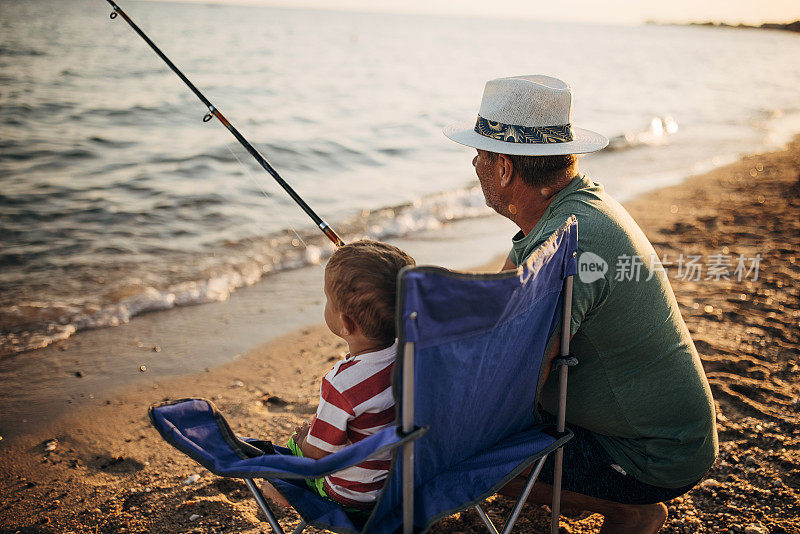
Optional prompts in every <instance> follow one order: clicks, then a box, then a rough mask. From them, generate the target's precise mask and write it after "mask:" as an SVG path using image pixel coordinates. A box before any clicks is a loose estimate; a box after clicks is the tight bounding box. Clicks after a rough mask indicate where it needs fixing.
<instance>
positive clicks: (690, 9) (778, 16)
mask: <svg viewBox="0 0 800 534" xmlns="http://www.w3.org/2000/svg"><path fill="white" fill-rule="evenodd" d="M169 1H183V2H199V3H217V4H261V5H274V6H285V7H295V8H314V9H337V10H353V11H381V12H411V13H430V14H449V15H453V14H458V15H464V16H473V17H493V18H494V17H499V18H509V17H513V18H520V17H524V18H531V19H539V20H567V21H580V22H595V23H622V24H639V23H642V22H645V21H647V20H655V21H658V22H705V21H709V20H710V21H714V22H727V23H730V24H738V23H740V22H741V23H745V24H754V25H757V24H761V23H763V22H791V21H794V20H800V0H662V1H660V2H651V1H646V0H645V1H642V0H602V1H598V0H549V1H548V2H539V1H532V0H499V1H495V2H487V1H486V0H169Z"/></svg>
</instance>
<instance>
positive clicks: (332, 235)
mask: <svg viewBox="0 0 800 534" xmlns="http://www.w3.org/2000/svg"><path fill="white" fill-rule="evenodd" d="M106 1H107V2H108V3H109V4H111V7H112V8H114V11H113V12H112V13H111V18H112V19H115V18H117V15H119V16H121V17H122V18H123V19H125V22H127V23H128V24H130V26H131V28H133V30H134V31H135V32H136V33H138V34H139V37H141V38H142V39H144V42H146V43H147V44H148V45H149V46H150V48H152V49H153V52H155V53H156V54H157V55H158V57H160V58H161V59H163V60H164V63H166V64H167V66H168V67H169V68H170V69H172V72H174V73H175V74H177V75H178V78H180V79H181V80H183V83H185V84H186V85H187V86H188V87H189V89H191V90H192V92H193V93H194V94H195V95H196V96H197V98H199V99H200V101H201V102H202V103H203V104H205V105H206V107H207V108H208V113H206V115H205V116H204V117H203V122H208V121H210V120H211V119H212V118H214V117H216V118H217V119H219V122H221V123H222V125H223V126H225V128H227V129H228V131H229V132H231V133H232V134H233V136H234V137H235V138H236V140H237V141H239V143H241V144H242V146H244V147H245V148H246V149H247V151H248V152H249V153H250V155H251V156H253V157H254V158H255V159H256V161H257V162H258V164H259V165H261V166H262V167H263V168H264V170H265V171H267V172H268V173H269V174H270V176H272V177H273V178H274V179H275V181H276V182H278V184H279V185H280V186H281V187H282V188H283V189H284V191H286V192H287V193H288V194H289V196H290V197H292V200H294V201H295V202H296V203H297V205H298V206H300V207H301V208H302V209H303V211H304V212H306V214H307V215H308V216H309V217H311V220H313V221H314V223H315V224H316V225H317V226H318V227H319V229H320V230H322V233H323V234H325V235H326V236H327V237H328V239H330V240H331V241H333V244H334V245H336V246H337V247H340V246H342V245H344V241H342V238H341V237H339V235H338V234H337V233H336V232H335V231H334V230H333V228H331V227H330V226H328V223H326V222H325V221H323V220H322V219H321V218H320V216H319V215H317V214H316V213H315V212H314V210H312V209H311V207H310V206H309V205H308V204H306V202H305V200H303V199H302V198H301V197H300V195H298V194H297V192H296V191H295V190H294V189H292V187H291V186H290V185H289V184H288V183H286V182H285V181H284V179H283V178H281V176H280V175H279V174H278V171H276V170H275V169H273V168H272V165H270V164H269V162H268V161H267V160H266V159H265V158H264V156H262V155H261V153H259V151H258V150H256V149H255V148H254V147H253V145H251V144H250V143H249V142H248V141H247V139H245V138H244V136H243V135H242V134H240V133H239V130H237V129H236V128H234V127H233V125H232V124H231V123H230V122H228V119H226V118H225V116H224V115H223V114H222V113H221V112H220V111H219V110H218V109H217V108H216V106H214V105H213V104H212V103H211V102H210V101H209V100H208V99H207V98H206V97H205V95H203V93H201V92H200V90H199V89H198V88H197V87H195V86H194V84H193V83H192V82H190V81H189V79H188V78H187V77H186V76H184V75H183V73H182V72H181V71H180V70H179V69H178V67H176V66H175V64H174V63H173V62H172V61H170V60H169V58H168V57H167V56H165V55H164V53H163V52H162V51H161V50H160V49H159V48H158V47H157V46H156V45H155V43H154V42H153V41H151V40H150V38H149V37H147V35H145V33H144V32H143V31H142V30H141V29H140V28H139V26H137V25H136V23H135V22H133V21H132V20H131V18H130V17H129V16H128V15H127V14H126V13H125V12H124V11H123V10H122V9H121V8H120V7H119V6H118V5H117V4H116V3H114V1H113V0H106Z"/></svg>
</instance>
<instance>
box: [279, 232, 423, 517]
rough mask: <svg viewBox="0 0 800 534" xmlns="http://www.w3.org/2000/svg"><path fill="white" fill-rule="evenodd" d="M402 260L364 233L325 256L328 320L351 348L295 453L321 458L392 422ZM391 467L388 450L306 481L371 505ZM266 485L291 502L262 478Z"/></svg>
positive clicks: (294, 441) (408, 261)
mask: <svg viewBox="0 0 800 534" xmlns="http://www.w3.org/2000/svg"><path fill="white" fill-rule="evenodd" d="M407 265H411V266H413V265H415V262H414V259H413V258H411V256H409V255H408V254H406V253H405V252H403V251H402V250H400V249H399V248H397V247H394V246H392V245H387V244H385V243H380V242H377V241H369V240H364V241H357V242H355V243H351V244H349V245H344V246H342V247H341V248H339V249H338V250H336V252H334V253H333V255H332V256H331V258H330V260H329V261H328V265H327V266H326V268H325V297H326V298H327V302H326V303H325V323H326V324H327V326H328V328H329V329H330V330H331V332H333V333H334V334H335V335H337V336H339V337H341V338H342V339H344V340H345V341H346V342H347V345H348V348H349V353H348V354H347V356H346V357H345V358H344V359H343V360H340V361H339V362H337V363H336V365H334V366H333V369H331V370H330V371H329V372H328V374H326V375H325V377H324V378H323V379H322V386H321V387H320V402H319V407H318V408H317V414H316V416H315V417H314V418H313V419H312V420H311V421H310V422H306V423H303V425H301V426H299V427H298V428H297V429H296V430H295V433H294V434H293V435H292V437H291V438H289V443H288V444H287V446H288V447H289V449H291V451H292V453H293V454H295V455H296V456H305V457H308V458H314V459H319V458H322V457H324V456H327V455H329V454H332V453H334V452H337V451H339V450H341V449H343V448H344V447H346V446H347V445H349V444H352V443H356V442H358V441H361V440H362V439H364V438H366V437H367V436H370V435H372V434H374V433H376V432H378V431H380V430H382V429H384V428H386V427H387V426H390V425H392V424H394V419H395V409H394V398H393V396H392V387H391V380H392V366H393V364H394V360H395V356H396V354H397V342H396V340H395V294H396V291H397V274H398V273H399V272H400V269H402V268H403V267H405V266H407ZM390 467H391V453H386V454H384V455H382V456H378V457H374V458H371V459H370V460H368V461H365V462H362V463H361V464H359V465H357V466H354V467H349V468H347V469H343V470H342V471H339V472H336V473H334V474H332V475H329V476H326V477H324V478H319V479H314V480H307V481H306V482H307V483H308V485H309V486H310V487H311V488H312V489H314V491H316V492H317V493H318V494H319V495H321V496H322V497H325V498H327V499H331V500H334V501H336V502H337V503H339V504H341V505H343V506H344V507H345V509H346V510H348V511H361V510H369V509H370V508H371V507H372V505H373V504H374V503H375V500H376V499H377V498H378V495H379V493H380V491H381V488H382V487H383V484H384V481H385V479H386V476H387V475H388V471H389V468H390ZM264 490H265V493H266V494H267V496H268V497H269V498H270V499H271V500H273V501H275V502H276V503H278V504H281V505H283V506H288V503H287V502H286V500H285V499H284V498H283V497H282V496H281V495H280V493H278V492H277V490H275V489H274V488H273V487H272V486H271V485H269V484H268V483H266V481H265V482H264Z"/></svg>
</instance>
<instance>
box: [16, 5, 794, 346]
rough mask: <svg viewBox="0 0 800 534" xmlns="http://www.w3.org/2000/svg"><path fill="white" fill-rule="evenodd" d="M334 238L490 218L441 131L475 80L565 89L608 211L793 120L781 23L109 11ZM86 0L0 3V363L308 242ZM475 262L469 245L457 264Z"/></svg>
mask: <svg viewBox="0 0 800 534" xmlns="http://www.w3.org/2000/svg"><path fill="white" fill-rule="evenodd" d="M122 8H123V9H125V10H126V11H127V12H128V14H129V15H130V16H131V17H132V18H133V19H134V20H135V21H136V22H137V23H138V24H139V25H140V26H141V27H142V29H143V30H144V31H145V32H147V33H148V35H149V36H150V37H151V38H152V39H153V40H154V41H155V42H156V43H157V44H158V45H159V46H160V47H161V48H162V50H163V51H164V52H165V53H166V54H167V55H168V56H169V57H170V58H171V59H172V60H173V61H174V62H175V63H176V64H177V65H178V66H179V68H181V69H182V70H183V71H184V73H185V74H186V75H187V76H189V78H190V79H191V80H192V81H193V82H194V83H195V85H197V86H198V87H199V88H200V89H201V90H202V91H203V92H204V93H205V94H206V96H207V97H208V98H209V99H210V100H211V101H212V102H213V103H214V104H215V105H216V106H217V107H219V108H220V110H222V112H223V113H224V114H225V115H226V117H227V118H228V119H229V120H230V121H231V122H232V123H233V124H234V125H235V126H236V127H237V128H238V129H239V130H240V131H241V132H242V133H243V134H244V135H245V136H246V137H247V138H248V139H249V140H250V142H251V143H252V144H253V145H254V146H255V147H256V148H257V149H258V150H259V151H261V152H262V153H263V154H264V156H265V157H266V158H267V159H268V160H269V161H270V163H271V164H272V165H273V166H274V167H275V168H276V169H277V170H278V171H279V172H280V173H281V175H282V176H283V177H284V179H286V180H287V181H288V182H289V183H290V184H291V185H292V186H293V187H294V188H295V189H296V190H297V192H298V193H299V194H300V195H301V196H302V197H303V198H304V199H305V200H306V201H307V202H308V204H310V205H311V206H312V208H313V209H315V210H316V211H317V212H318V213H319V214H320V215H321V216H322V217H323V219H325V220H326V221H328V222H329V223H330V224H331V225H332V226H333V227H334V228H335V229H337V231H339V232H340V233H341V234H342V235H343V237H344V238H345V239H353V238H355V237H358V236H369V237H372V238H377V239H387V238H397V237H409V236H411V237H413V236H414V235H415V234H418V233H420V232H428V233H429V232H431V231H436V230H437V229H440V228H443V227H446V226H447V225H448V224H449V223H450V222H452V221H458V220H463V219H465V218H476V217H486V216H488V215H490V212H489V210H488V208H486V207H485V205H484V202H483V197H482V196H481V193H480V189H479V188H478V187H477V185H476V180H475V176H474V172H473V170H472V167H471V165H470V161H471V159H472V156H473V152H474V151H471V150H469V149H466V148H464V147H460V146H459V145H456V144H454V143H452V142H450V141H449V140H447V139H446V138H445V137H444V136H443V135H442V134H441V129H442V127H443V126H445V125H447V124H448V123H450V122H453V121H461V120H471V119H474V117H475V116H476V114H477V110H478V105H479V102H480V98H481V94H482V91H483V85H484V83H485V81H486V80H487V79H491V78H495V77H501V76H509V75H520V74H529V73H546V74H550V75H553V76H557V77H560V78H563V79H564V80H567V81H568V82H569V83H570V84H571V85H572V87H573V90H574V95H575V105H574V117H575V124H576V125H578V126H581V127H584V128H589V129H592V130H595V131H598V132H601V133H603V134H605V135H607V136H608V137H610V138H612V145H611V146H610V147H609V149H607V150H606V151H603V152H600V153H598V154H595V155H591V156H587V157H584V158H582V160H581V166H582V169H583V170H584V171H585V172H587V173H588V174H589V175H590V176H591V177H592V178H593V179H595V180H597V181H600V182H602V183H603V184H604V185H605V186H606V187H607V188H608V189H609V190H610V191H611V192H612V194H614V195H616V196H617V197H618V198H620V199H621V200H624V199H625V198H630V197H631V196H632V195H634V194H636V193H639V192H642V191H646V190H648V189H653V188H656V187H660V186H663V185H668V184H671V183H676V182H677V181H679V180H681V179H682V178H685V177H686V176H688V175H689V174H691V173H693V172H697V171H699V170H702V169H704V168H707V167H709V166H713V165H719V164H721V163H724V162H726V161H730V160H731V159H733V158H735V157H737V156H738V155H740V154H742V153H745V152H753V151H759V150H765V149H770V148H774V147H778V146H780V145H781V144H782V143H785V142H786V140H787V139H788V138H789V136H790V134H793V133H795V132H796V131H798V130H800V119H798V117H800V90H798V87H800V62H798V61H797V58H798V57H800V36H798V35H797V34H792V33H789V32H777V31H746V30H733V29H718V28H703V27H678V26H653V25H647V26H645V25H643V26H609V25H587V24H577V23H566V22H564V23H554V22H539V21H535V20H512V19H508V20H502V19H477V18H462V17H459V16H457V14H453V16H421V15H410V14H369V13H352V12H335V11H315V10H291V9H278V8H273V7H255V6H221V5H213V4H203V3H158V2H134V1H126V2H123V3H122ZM109 12H110V9H109V6H108V5H107V3H106V2H104V1H101V0H95V1H92V0H60V1H59V2H51V1H46V0H26V1H25V2H2V3H0V355H9V354H14V353H18V352H21V351H25V350H30V349H35V348H39V347H43V346H46V345H47V344H49V343H51V342H53V341H54V340H57V339H63V338H66V337H68V336H70V335H72V334H73V333H74V332H76V331H78V330H81V329H85V328H95V327H106V326H114V325H118V324H120V323H124V322H126V321H128V320H129V319H130V318H131V317H132V316H134V315H136V314H140V313H143V312H146V311H151V310H159V309H165V308H171V307H174V306H182V305H189V304H200V303H205V302H213V301H220V300H224V299H226V298H228V296H229V295H230V293H231V291H233V290H235V289H236V288H237V287H241V286H243V285H247V284H253V283H255V282H257V281H259V280H262V283H265V284H268V283H269V275H270V274H271V273H275V272H279V271H285V270H287V269H294V268H297V267H300V266H303V265H308V264H313V263H316V262H320V261H322V260H324V259H325V257H326V256H327V255H328V254H330V252H331V250H332V248H331V245H330V244H329V243H327V242H326V240H325V238H324V237H322V236H321V234H319V232H318V231H317V230H316V229H315V228H314V227H313V224H312V223H311V221H310V220H309V219H308V218H307V217H306V216H305V215H304V214H303V213H302V212H301V211H300V210H299V209H298V208H297V207H296V206H295V205H294V204H293V202H292V201H291V199H289V197H288V196H287V195H286V194H285V193H284V192H283V191H282V190H281V189H280V188H279V187H278V186H277V185H276V184H275V183H274V182H273V180H272V179H271V178H270V177H269V176H268V175H267V174H266V173H264V171H263V170H262V169H261V168H260V167H259V166H258V165H257V164H256V163H255V162H254V160H253V159H252V158H251V157H250V156H249V155H248V154H247V153H246V151H245V150H244V149H243V148H242V147H241V146H240V145H239V144H238V143H237V142H236V141H235V140H234V139H233V138H232V137H231V135H230V133H229V132H227V131H226V130H225V128H223V127H222V126H220V125H219V124H218V123H217V121H216V120H214V121H211V122H209V123H203V122H202V120H201V119H202V117H203V115H204V114H205V113H206V111H207V110H206V109H205V108H204V106H203V105H202V104H201V103H200V102H199V101H198V100H197V99H196V98H195V96H194V95H193V94H191V92H190V91H189V90H188V89H187V88H186V87H185V86H184V85H183V84H182V82H181V81H180V80H179V79H178V78H177V77H176V76H175V75H174V74H173V73H172V72H170V71H169V70H168V68H167V67H166V66H165V65H164V64H163V62H161V60H159V59H158V58H157V57H156V56H155V55H154V54H153V52H152V51H151V50H150V49H149V48H148V47H147V46H146V44H145V43H144V41H142V39H140V38H139V37H138V36H137V35H136V34H135V33H134V32H133V31H132V30H131V28H130V27H129V26H128V25H127V24H126V23H125V22H124V21H123V20H122V19H121V18H117V19H115V20H113V21H112V20H110V19H109V16H108V15H109ZM486 259H488V258H478V257H476V258H475V260H476V261H475V263H480V262H482V261H485V260H486Z"/></svg>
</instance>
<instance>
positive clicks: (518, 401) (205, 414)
mask: <svg viewBox="0 0 800 534" xmlns="http://www.w3.org/2000/svg"><path fill="white" fill-rule="evenodd" d="M576 256H577V222H576V220H575V218H574V217H570V219H569V220H567V221H566V222H565V223H564V225H563V226H562V227H561V228H560V229H559V230H558V231H557V232H555V233H554V234H553V235H552V236H550V237H549V238H548V239H547V241H546V242H545V243H543V244H542V245H541V246H540V247H539V248H538V249H537V250H536V251H534V253H533V254H532V255H531V257H530V258H529V260H528V261H527V262H526V264H525V265H523V266H521V267H520V268H519V269H518V270H517V271H516V272H506V273H499V274H488V275H487V274H480V275H476V274H466V273H457V272H452V271H448V270H446V269H442V268H438V267H416V268H407V269H404V270H403V271H402V272H401V273H400V278H399V282H400V283H399V287H398V305H397V315H398V319H397V324H398V336H399V338H400V345H399V346H400V348H399V350H398V356H397V362H396V364H395V366H394V376H393V386H394V387H393V389H394V397H395V401H396V403H397V423H396V425H395V426H393V427H389V428H386V429H384V430H382V431H380V432H378V433H376V434H374V435H372V436H370V437H368V438H366V439H364V440H362V441H360V442H358V443H356V444H354V445H352V446H349V447H346V448H345V449H343V450H341V451H339V452H337V453H334V454H331V455H329V456H326V457H324V458H322V459H320V460H312V459H309V458H299V457H295V456H292V455H291V453H290V452H289V450H288V449H285V448H283V447H274V449H273V448H271V446H270V447H268V446H267V444H266V443H265V442H261V441H258V440H254V439H240V438H238V437H237V436H235V435H234V433H233V432H232V431H231V429H230V427H229V426H228V424H227V423H226V422H225V420H224V419H223V418H222V416H221V415H220V414H219V413H217V412H216V410H215V409H214V407H213V406H212V405H211V404H210V403H209V402H207V401H204V400H201V399H186V400H182V401H176V402H173V403H169V404H162V405H157V406H154V407H152V408H151V409H150V418H151V421H152V423H153V424H154V425H155V427H156V428H157V429H158V431H159V432H160V433H161V435H162V436H163V437H164V439H165V440H167V441H168V442H169V443H170V444H172V445H173V446H175V447H176V448H178V449H179V450H180V451H182V452H184V453H185V454H187V455H189V456H190V457H192V458H193V459H195V460H196V461H198V462H199V463H200V464H202V465H203V466H204V467H205V468H206V469H208V470H209V471H211V472H213V473H215V474H217V475H219V476H224V477H236V478H243V479H244V480H245V482H246V484H247V486H248V487H249V488H250V490H251V491H252V493H253V495H254V497H255V499H256V501H257V503H258V505H259V507H260V508H261V509H262V511H263V512H264V514H265V515H266V516H267V519H268V520H269V522H270V524H271V526H272V528H273V530H274V531H275V532H276V533H280V534H283V530H282V529H281V526H280V525H279V524H278V521H277V519H276V518H275V516H274V514H273V513H272V511H271V510H270V507H269V505H268V504H267V502H266V500H265V499H264V496H263V495H262V493H261V491H260V490H259V489H258V487H257V486H256V484H255V482H254V481H253V479H254V478H266V479H269V480H270V482H271V484H272V485H273V486H275V488H276V489H278V491H280V492H281V494H283V495H284V497H285V498H286V500H287V501H289V503H290V504H291V505H292V506H293V507H294V508H295V509H296V510H297V512H298V513H299V514H300V516H301V518H302V521H301V523H300V525H298V527H297V528H296V529H295V531H294V532H295V533H299V532H301V531H302V530H303V529H304V528H305V527H306V525H313V526H316V527H320V528H324V529H328V530H331V531H334V532H344V533H357V532H363V533H366V532H396V531H400V530H402V531H403V532H404V533H411V532H425V531H426V530H428V528H429V527H430V526H431V525H432V524H433V523H435V522H436V521H437V520H439V519H441V518H443V517H446V516H448V515H451V514H454V513H456V512H459V511H462V510H465V509H467V508H470V507H474V508H475V509H476V511H477V512H478V514H479V516H480V517H481V519H482V520H483V521H484V523H485V524H486V526H487V528H488V529H489V531H490V532H492V533H497V532H498V531H497V529H496V528H495V526H494V525H493V524H492V522H491V520H490V519H489V517H488V516H487V515H486V513H485V512H484V510H483V508H482V507H481V506H480V503H482V502H483V500H484V499H486V498H487V497H489V496H491V495H493V494H495V493H496V492H497V490H498V489H500V488H501V487H503V486H504V485H505V484H507V483H508V482H509V481H510V480H511V479H512V478H514V477H516V476H518V475H519V474H520V473H522V472H523V471H525V470H526V469H528V468H529V467H531V466H533V468H532V471H531V472H530V475H529V476H528V479H527V482H526V485H525V487H524V490H523V492H522V494H521V495H520V496H519V499H518V500H517V502H516V503H515V505H514V507H513V509H512V511H511V513H510V515H509V518H508V520H507V521H506V524H505V527H504V529H503V532H504V533H507V532H510V531H511V529H512V528H513V526H514V523H515V521H516V519H517V517H518V515H519V513H520V510H521V509H522V506H523V504H524V503H525V501H526V499H527V497H528V495H529V494H530V491H531V489H532V488H533V485H534V483H535V481H536V477H537V476H538V474H539V472H540V470H541V468H542V465H543V464H544V461H545V459H546V458H547V456H548V455H549V454H550V453H551V452H553V451H556V457H555V464H554V466H555V471H554V484H553V506H552V510H553V521H552V530H553V532H554V533H556V532H558V519H559V503H560V484H561V462H562V452H563V450H562V449H561V447H562V446H563V445H564V443H566V442H567V441H568V440H569V439H570V438H571V437H572V433H571V432H569V431H568V430H567V431H565V428H564V414H565V402H566V380H567V367H568V366H569V365H574V364H575V363H576V361H575V360H574V358H572V357H571V356H570V355H569V337H570V336H569V327H570V320H569V318H570V302H571V296H572V276H573V275H574V274H575V273H576V267H577V262H576ZM559 326H560V337H561V339H562V343H561V349H560V357H559V358H558V359H557V360H556V364H557V366H558V367H559V373H560V374H559V380H560V385H561V392H560V402H559V409H558V415H557V418H556V420H557V425H556V427H555V428H554V427H552V426H547V425H544V424H542V423H541V420H540V418H539V414H538V412H537V400H538V395H539V391H540V388H541V384H542V382H543V380H542V379H543V371H544V365H543V364H544V362H546V356H547V355H548V354H549V353H550V350H551V349H552V346H553V345H552V344H553V343H554V342H555V340H556V339H557V338H558V337H559V336H558V330H559ZM268 448H270V450H267V449H268ZM388 450H392V451H393V463H392V468H391V470H390V471H389V476H388V478H387V480H386V484H385V486H384V489H383V491H382V493H381V495H380V497H379V498H378V500H377V502H376V504H375V506H374V508H373V509H372V511H371V513H369V514H351V513H348V512H346V511H344V510H343V509H342V508H341V507H340V506H339V505H338V504H337V503H335V502H333V501H330V500H327V499H324V498H321V497H319V496H317V495H316V494H315V493H313V492H312V491H311V490H309V489H308V487H307V485H306V484H305V482H304V480H303V479H306V478H319V477H322V476H325V475H328V474H331V473H334V472H336V471H340V470H341V469H344V468H345V467H349V466H352V465H356V464H358V463H361V462H362V461H364V460H366V459H367V458H369V457H371V456H373V455H376V454H380V453H383V452H385V451H388ZM534 464H535V465H534Z"/></svg>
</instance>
